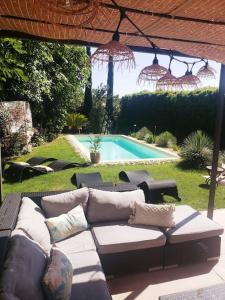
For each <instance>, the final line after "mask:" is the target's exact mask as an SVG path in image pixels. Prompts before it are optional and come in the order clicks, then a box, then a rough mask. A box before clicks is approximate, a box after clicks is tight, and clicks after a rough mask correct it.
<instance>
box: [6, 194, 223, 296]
mask: <svg viewBox="0 0 225 300" xmlns="http://www.w3.org/2000/svg"><path fill="white" fill-rule="evenodd" d="M51 194H56V192H55V193H24V194H20V195H19V194H11V195H9V196H8V197H7V198H6V200H5V202H4V205H3V206H2V208H1V210H0V251H1V257H0V260H1V259H2V260H3V258H4V263H3V264H2V266H3V272H2V276H1V280H0V299H21V300H23V299H24V300H26V299H31V298H28V296H27V295H26V290H27V288H29V284H30V285H32V284H33V285H34V284H35V285H36V288H35V290H38V293H37V292H36V294H35V295H33V296H32V298H33V299H32V300H36V299H37V300H38V299H43V297H42V296H40V295H41V294H42V291H41V289H42V287H41V278H42V277H43V272H44V265H45V264H46V263H47V257H48V253H49V250H50V247H51V241H50V236H49V235H48V234H49V233H48V231H46V228H45V227H44V226H46V225H45V223H44V220H45V218H46V217H53V216H58V215H60V214H62V213H66V212H67V211H69V210H70V209H72V208H73V207H74V206H76V205H78V204H81V205H82V206H83V208H84V211H85V214H86V218H87V221H88V223H89V224H90V229H89V230H85V231H83V232H80V233H78V234H76V235H73V236H71V237H69V238H67V239H64V240H62V241H60V242H57V243H56V246H57V247H59V248H60V249H62V250H63V251H64V253H66V255H67V256H68V258H69V259H70V261H71V263H72V265H73V269H74V275H73V285H72V295H71V299H82V300H86V299H87V300H89V299H92V300H95V299H96V300H105V299H111V295H110V292H109V289H108V286H107V281H106V277H105V275H115V276H116V275H117V274H121V273H124V272H131V271H134V272H136V271H141V270H154V269H158V268H164V267H171V266H174V265H180V264H184V263H191V262H195V261H207V260H208V259H216V258H218V256H219V255H220V235H221V234H222V233H223V228H222V227H221V226H220V225H219V224H217V223H215V222H213V221H211V220H209V219H207V218H206V217H204V216H203V215H202V214H200V213H199V212H197V211H196V210H194V209H192V208H191V207H190V206H187V205H180V206H176V211H175V223H176V226H175V227H174V228H171V229H162V228H158V227H155V226H146V225H129V224H128V218H129V215H130V214H131V213H132V208H131V206H132V203H133V202H134V201H141V202H144V201H145V199H144V194H143V192H142V190H137V191H133V192H124V193H113V192H105V191H97V190H93V189H87V188H84V189H80V190H79V191H72V192H66V193H61V192H58V195H54V196H51ZM46 195H48V196H46ZM24 196H27V197H29V198H30V199H31V200H32V201H31V200H30V201H31V202H32V204H31V205H30V202H29V201H28V200H26V201H25V200H22V199H24V198H23V197H24ZM43 196H44V197H43ZM7 203H8V204H7ZM27 203H28V204H27ZM7 205H8V206H7ZM26 205H27V206H29V205H30V207H26ZM7 207H8V208H7ZM9 216H10V218H11V222H9ZM29 224H30V226H29ZM32 228H33V229H32ZM35 228H36V229H37V228H39V229H40V230H39V231H38V230H36V231H35V230H34V229H35ZM41 228H42V229H41ZM6 246H7V247H6ZM25 247H26V249H28V248H29V251H23V249H24V248H25ZM18 253H20V254H19V262H20V263H17V264H15V255H16V257H17V258H16V260H18ZM37 253H38V255H37ZM4 254H6V255H5V256H6V258H5V257H3V256H4ZM34 261H35V263H33V262H34ZM29 263H30V264H31V266H32V267H31V266H30V265H29ZM21 266H26V268H24V267H22V270H21ZM37 266H38V268H37ZM12 270H13V272H14V274H17V275H16V276H14V277H12V276H11V277H10V274H11V271H12ZM22 271H23V272H26V276H25V277H26V278H29V280H28V281H27V282H25V283H24V286H23V284H21V280H20V276H19V274H20V273H21V272H22ZM9 278H11V279H10V280H9ZM23 288H24V290H23ZM24 293H25V294H24ZM38 295H39V296H38ZM29 297H31V295H30V294H29Z"/></svg>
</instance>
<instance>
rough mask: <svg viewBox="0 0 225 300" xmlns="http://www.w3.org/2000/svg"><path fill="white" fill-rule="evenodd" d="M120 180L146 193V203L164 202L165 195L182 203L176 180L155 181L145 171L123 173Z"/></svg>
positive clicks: (120, 174)
mask: <svg viewBox="0 0 225 300" xmlns="http://www.w3.org/2000/svg"><path fill="white" fill-rule="evenodd" d="M119 178H120V179H121V180H123V181H126V182H130V183H132V184H136V185H137V186H138V187H140V188H141V189H142V190H143V191H144V194H145V199H146V202H149V203H158V202H163V195H167V196H171V197H173V198H175V199H176V200H178V201H181V198H180V197H179V195H178V189H177V184H176V181H175V180H154V179H153V178H152V177H151V176H150V175H149V173H148V172H147V171H145V170H135V171H121V172H120V173H119Z"/></svg>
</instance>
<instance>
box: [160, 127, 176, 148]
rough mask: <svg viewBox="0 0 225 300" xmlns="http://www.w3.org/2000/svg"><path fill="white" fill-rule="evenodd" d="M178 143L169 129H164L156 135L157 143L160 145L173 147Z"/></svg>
mask: <svg viewBox="0 0 225 300" xmlns="http://www.w3.org/2000/svg"><path fill="white" fill-rule="evenodd" d="M176 143H177V139H176V138H175V136H174V135H172V133H170V132H169V131H164V132H162V133H161V134H160V135H158V136H157V137H156V144H157V145H158V146H160V147H166V148H172V147H173V145H176Z"/></svg>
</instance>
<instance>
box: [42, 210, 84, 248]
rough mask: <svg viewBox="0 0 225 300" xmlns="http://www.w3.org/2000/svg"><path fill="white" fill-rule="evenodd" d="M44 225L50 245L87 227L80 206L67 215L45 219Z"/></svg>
mask: <svg viewBox="0 0 225 300" xmlns="http://www.w3.org/2000/svg"><path fill="white" fill-rule="evenodd" d="M45 223H46V225H47V227H48V230H49V233H50V236H51V242H52V244H53V243H56V242H59V241H61V240H63V239H65V238H67V237H69V236H71V235H73V234H75V233H78V232H81V231H83V230H86V229H88V227H89V226H88V223H87V220H86V218H85V215H84V210H83V207H82V206H81V205H78V206H76V207H75V208H73V209H72V210H70V211H69V212H68V213H67V214H62V215H60V216H58V217H54V218H49V219H46V220H45Z"/></svg>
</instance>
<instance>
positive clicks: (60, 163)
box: [4, 159, 89, 182]
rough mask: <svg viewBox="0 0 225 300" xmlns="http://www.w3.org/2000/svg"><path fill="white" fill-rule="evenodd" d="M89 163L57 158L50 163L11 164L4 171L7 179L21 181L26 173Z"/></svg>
mask: <svg viewBox="0 0 225 300" xmlns="http://www.w3.org/2000/svg"><path fill="white" fill-rule="evenodd" d="M88 165H89V163H77V162H71V161H67V160H61V159H57V160H54V161H53V162H51V163H50V164H48V165H47V166H46V165H41V164H39V165H35V166H31V165H23V164H22V165H16V167H15V165H11V166H9V168H8V169H7V170H5V172H4V177H5V179H6V180H9V181H20V182H22V180H23V178H24V175H25V174H29V173H32V175H41V174H46V173H49V172H57V171H61V170H65V169H68V168H73V167H85V166H88Z"/></svg>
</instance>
